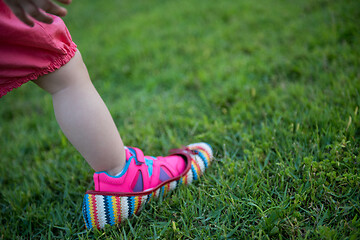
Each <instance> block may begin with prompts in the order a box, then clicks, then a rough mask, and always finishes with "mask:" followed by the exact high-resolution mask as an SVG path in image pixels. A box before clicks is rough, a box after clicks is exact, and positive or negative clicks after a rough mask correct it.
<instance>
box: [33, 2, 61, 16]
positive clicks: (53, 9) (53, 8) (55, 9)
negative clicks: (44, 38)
mask: <svg viewBox="0 0 360 240" xmlns="http://www.w3.org/2000/svg"><path fill="white" fill-rule="evenodd" d="M39 7H40V8H42V9H43V10H44V11H45V12H47V13H50V14H54V15H56V16H59V17H64V16H65V15H66V14H67V10H66V9H65V8H63V7H60V6H59V5H57V4H55V3H53V2H52V1H42V3H41V4H39Z"/></svg>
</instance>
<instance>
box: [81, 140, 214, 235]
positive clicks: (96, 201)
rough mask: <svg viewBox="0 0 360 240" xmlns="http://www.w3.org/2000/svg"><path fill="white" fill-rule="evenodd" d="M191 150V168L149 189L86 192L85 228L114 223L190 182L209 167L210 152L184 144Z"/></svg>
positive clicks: (201, 146) (197, 145)
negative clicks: (134, 192)
mask: <svg viewBox="0 0 360 240" xmlns="http://www.w3.org/2000/svg"><path fill="white" fill-rule="evenodd" d="M187 148H188V149H189V150H191V151H192V153H191V154H189V155H190V159H191V167H190V168H188V170H187V172H184V174H183V175H182V176H181V177H180V178H177V179H176V180H173V181H170V182H168V183H166V184H164V185H161V186H160V187H158V188H156V189H153V190H152V191H146V192H143V193H136V194H133V195H129V194H128V195H126V194H122V193H103V192H95V191H88V192H87V193H86V194H85V196H84V200H83V208H82V212H83V218H84V220H85V226H86V228H87V229H92V228H98V229H102V228H104V227H105V225H107V224H108V225H111V226H113V225H117V224H120V223H122V222H123V221H125V220H126V219H128V218H130V217H131V216H133V215H135V214H137V213H139V212H140V211H141V209H142V208H144V206H145V205H146V204H147V203H148V202H149V201H151V199H154V198H158V197H164V196H166V195H168V193H169V192H170V191H172V190H174V189H175V188H177V187H180V186H181V185H187V184H191V183H192V182H193V181H194V180H197V179H198V178H199V177H200V176H201V175H202V174H203V173H204V172H205V170H206V168H207V167H209V165H210V163H211V161H212V158H213V155H212V154H213V153H212V149H211V147H210V146H209V145H208V144H206V143H195V144H190V145H188V146H187Z"/></svg>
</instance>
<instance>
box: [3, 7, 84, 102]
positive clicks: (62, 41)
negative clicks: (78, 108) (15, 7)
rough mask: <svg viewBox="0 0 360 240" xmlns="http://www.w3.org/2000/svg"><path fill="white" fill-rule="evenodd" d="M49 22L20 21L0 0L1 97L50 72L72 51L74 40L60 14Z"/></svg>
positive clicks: (74, 50)
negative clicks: (28, 22) (30, 22)
mask: <svg viewBox="0 0 360 240" xmlns="http://www.w3.org/2000/svg"><path fill="white" fill-rule="evenodd" d="M51 16H52V17H53V19H54V21H53V23H52V24H45V23H41V22H38V21H36V20H35V21H34V22H35V25H34V27H29V26H27V25H25V24H24V23H23V22H21V21H20V20H19V19H18V18H17V17H16V16H15V15H14V14H13V13H12V11H11V10H10V9H9V8H8V7H7V5H5V3H4V2H3V1H2V0H0V97H2V96H4V95H5V94H6V93H8V92H9V91H11V90H12V89H14V88H17V87H20V86H21V85H22V84H24V83H26V82H28V81H31V80H35V79H37V78H38V77H40V76H42V75H45V74H48V73H51V72H53V71H55V70H56V69H58V68H60V67H61V66H63V65H65V64H66V63H67V62H69V61H70V59H71V58H72V57H73V56H74V55H75V52H76V51H77V49H76V44H75V43H74V42H73V41H72V39H71V36H70V33H69V31H68V29H67V28H66V26H65V24H64V22H63V21H62V20H61V18H59V17H57V16H53V15H51Z"/></svg>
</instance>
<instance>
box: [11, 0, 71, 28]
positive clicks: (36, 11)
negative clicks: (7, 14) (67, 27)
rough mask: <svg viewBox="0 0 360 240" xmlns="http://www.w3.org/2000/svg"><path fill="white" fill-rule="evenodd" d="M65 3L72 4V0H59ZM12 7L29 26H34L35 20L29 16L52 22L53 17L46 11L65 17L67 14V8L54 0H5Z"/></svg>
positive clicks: (16, 14)
mask: <svg viewBox="0 0 360 240" xmlns="http://www.w3.org/2000/svg"><path fill="white" fill-rule="evenodd" d="M57 1H58V2H61V3H64V4H70V3H71V0H57ZM4 2H5V3H6V4H7V5H8V6H9V7H10V9H11V10H12V11H13V13H14V14H15V16H17V17H18V18H19V19H20V20H21V21H22V22H24V23H25V24H26V25H28V26H31V27H32V26H34V21H33V20H32V19H31V18H30V17H29V16H31V17H32V18H34V19H36V20H38V21H40V22H43V23H48V24H50V23H52V22H53V19H52V17H51V16H49V15H47V14H46V13H50V14H54V15H57V16H59V17H63V16H65V15H66V14H67V10H66V9H65V8H63V7H60V6H59V5H57V4H55V3H54V2H53V1H52V0H4Z"/></svg>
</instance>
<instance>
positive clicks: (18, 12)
mask: <svg viewBox="0 0 360 240" xmlns="http://www.w3.org/2000/svg"><path fill="white" fill-rule="evenodd" d="M9 7H10V8H11V10H12V11H13V13H14V14H15V16H16V17H17V18H19V19H20V20H21V21H22V22H23V23H25V24H26V25H28V26H30V27H33V26H34V22H33V21H32V20H31V19H30V18H29V17H28V16H27V15H26V13H25V11H24V10H23V9H22V8H20V7H16V6H9Z"/></svg>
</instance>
